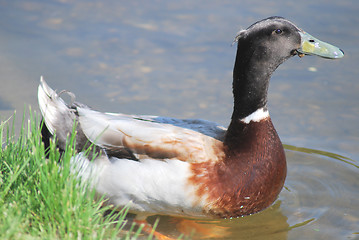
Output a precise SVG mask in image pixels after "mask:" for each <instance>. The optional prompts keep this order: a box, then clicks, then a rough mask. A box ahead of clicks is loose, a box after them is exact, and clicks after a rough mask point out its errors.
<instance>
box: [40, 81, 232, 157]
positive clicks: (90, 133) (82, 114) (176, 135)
mask: <svg viewBox="0 0 359 240" xmlns="http://www.w3.org/2000/svg"><path fill="white" fill-rule="evenodd" d="M38 98H39V106H40V110H41V113H42V115H43V118H44V121H45V124H46V126H47V128H48V129H49V131H50V133H51V134H55V133H56V137H57V140H58V144H59V147H60V148H62V149H64V148H65V146H66V139H67V136H68V135H69V134H71V132H72V129H73V127H72V126H73V123H74V122H78V124H77V128H76V130H77V135H76V149H77V150H78V151H82V150H83V149H84V148H86V147H88V146H89V144H88V142H92V143H94V144H95V145H97V146H99V147H100V148H101V149H103V150H104V151H105V152H106V153H107V154H108V155H109V156H110V157H111V156H115V157H117V158H128V159H143V158H154V159H179V160H181V161H189V162H201V161H208V160H212V161H216V160H217V159H219V158H221V157H222V155H223V143H222V139H223V137H224V134H225V129H224V128H223V127H221V126H219V125H218V124H215V123H213V122H208V121H204V120H179V119H174V118H165V117H154V116H134V115H125V114H113V113H101V112H98V111H94V110H91V109H90V108H89V107H87V106H85V105H83V104H79V103H72V104H66V103H65V102H64V101H63V100H62V99H61V97H60V96H59V95H58V94H57V93H56V92H55V91H54V90H53V89H51V88H50V87H49V86H48V85H47V84H46V82H45V81H44V80H43V79H41V83H40V86H39V91H38Z"/></svg>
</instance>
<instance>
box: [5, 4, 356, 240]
mask: <svg viewBox="0 0 359 240" xmlns="http://www.w3.org/2000/svg"><path fill="white" fill-rule="evenodd" d="M358 13H359V2H357V1H355V0H343V1H334V0H317V1H308V0H304V1H300V2H299V1H284V0H280V1H275V2H272V1H264V0H255V1H249V0H243V1H238V0H237V1H234V0H226V1H189V0H183V1H161V0H158V1H116V0H109V1H88V0H77V1H75V0H49V1H41V0H27V1H22V0H16V1H5V0H0V53H1V54H0V83H1V85H0V119H1V120H5V119H7V118H9V117H10V116H11V115H12V114H13V112H14V110H16V111H17V118H18V119H21V116H22V112H23V110H24V108H25V109H27V108H28V106H29V105H31V106H32V108H33V109H35V110H37V111H38V108H37V98H36V94H37V85H38V83H39V78H40V76H41V75H42V76H44V78H45V80H46V81H47V82H48V84H49V85H50V86H52V87H54V88H55V89H58V90H62V89H66V90H70V91H72V92H74V93H76V96H77V100H78V101H80V102H83V103H86V104H88V105H90V106H92V107H93V108H95V109H98V110H103V111H112V112H123V113H131V114H151V115H166V116H171V117H178V118H202V119H207V120H212V121H215V122H218V123H220V124H222V125H224V126H226V125H227V124H228V123H229V120H230V116H231V112H232V92H231V82H232V69H233V64H234V58H235V53H236V47H235V46H233V47H231V43H232V40H233V38H234V36H235V35H236V32H237V31H239V30H240V29H243V28H246V27H248V26H249V25H250V24H252V23H253V22H255V21H258V20H260V19H263V18H266V17H268V16H273V15H279V16H283V17H286V18H288V19H289V20H291V21H293V22H294V23H295V24H297V25H298V26H299V27H300V28H302V29H304V30H305V31H307V32H309V33H310V34H312V35H313V36H314V37H317V38H319V39H320V40H323V41H326V42H329V43H331V44H333V45H336V46H338V47H340V48H341V49H343V50H344V52H345V54H346V55H345V57H344V58H343V59H341V60H338V61H337V60H335V61H332V60H325V59H320V58H316V57H304V58H302V59H300V58H298V57H294V58H291V59H290V60H288V61H287V62H286V63H285V64H283V65H281V66H280V67H279V68H278V70H277V71H276V72H275V74H274V75H273V77H272V81H271V85H270V90H269V110H270V113H271V117H272V120H273V123H274V125H275V127H276V129H277V131H278V133H279V135H280V137H281V139H282V141H283V143H285V144H287V145H286V154H287V158H288V168H289V169H288V171H289V172H288V179H287V182H286V189H284V190H283V191H282V193H281V195H280V197H279V199H278V201H277V202H276V204H275V205H273V207H272V208H270V209H268V210H266V211H264V212H263V213H260V214H255V215H253V216H250V217H245V218H241V219H238V220H231V221H230V220H227V221H220V223H218V222H215V223H213V222H208V223H207V224H210V226H212V225H213V224H219V225H220V226H225V227H226V228H227V227H228V228H229V230H228V232H229V235H226V234H223V238H227V239H233V238H234V239H236V238H243V239H263V238H264V236H265V238H266V239H287V238H288V239H348V238H349V239H354V238H359V235H358V234H359V175H358V174H359V167H358V166H359V126H358V125H359V105H358V103H359V94H358V93H359V79H358V78H359V47H358V43H359V14H358ZM16 124H17V125H16V126H17V128H20V121H17V123H16ZM162 219H164V220H163V221H161V223H160V228H163V230H164V231H167V232H169V234H171V233H173V231H174V232H176V231H178V224H177V225H176V224H172V222H173V221H169V219H168V217H162ZM167 220H168V221H167ZM168 223H170V224H168ZM161 224H162V225H161ZM279 236H280V237H279ZM304 236H305V237H304Z"/></svg>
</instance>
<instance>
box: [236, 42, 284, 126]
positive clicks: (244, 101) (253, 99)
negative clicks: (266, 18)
mask: <svg viewBox="0 0 359 240" xmlns="http://www.w3.org/2000/svg"><path fill="white" fill-rule="evenodd" d="M279 64H280V62H277V61H273V59H270V58H269V56H267V55H266V51H265V49H261V48H260V47H259V46H257V47H256V48H255V49H252V48H251V47H250V46H246V44H245V43H240V44H239V45H238V50H237V57H236V61H235V65H234V71H233V95H234V109H233V115H232V121H238V120H241V119H244V118H246V117H248V116H249V115H250V114H253V113H254V112H255V111H257V110H258V109H264V110H266V105H267V91H268V86H269V80H270V77H271V75H272V73H273V72H274V70H275V69H276V68H277V67H278V66H279Z"/></svg>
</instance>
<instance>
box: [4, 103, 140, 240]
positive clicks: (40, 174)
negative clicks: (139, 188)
mask: <svg viewBox="0 0 359 240" xmlns="http://www.w3.org/2000/svg"><path fill="white" fill-rule="evenodd" d="M14 118H15V116H13V117H12V118H11V119H9V120H7V121H3V122H1V125H0V139H1V145H2V147H1V148H0V239H118V238H121V239H133V238H136V237H137V236H138V235H139V231H140V229H139V230H137V231H136V232H133V228H134V226H133V225H131V227H130V229H129V230H127V231H124V229H123V228H124V225H125V222H126V220H125V219H124V218H125V215H126V210H123V211H120V212H118V213H114V212H113V213H112V214H105V212H106V211H109V208H108V207H102V203H101V200H100V201H95V200H94V191H92V190H91V189H89V188H88V186H87V185H86V184H84V183H80V180H79V179H77V178H76V177H75V176H73V175H71V173H70V159H71V157H72V156H73V155H74V154H76V152H75V150H74V147H73V146H74V143H75V138H74V137H71V138H70V139H69V140H68V144H67V148H66V150H65V152H64V153H63V155H62V156H61V155H60V153H59V152H58V150H57V149H56V147H55V144H54V143H51V144H50V150H49V157H48V158H46V156H45V150H44V145H43V143H42V142H41V136H40V124H39V122H40V121H39V120H37V119H36V117H35V115H34V114H33V113H32V111H31V109H30V120H28V121H27V122H26V121H23V124H22V126H23V127H22V129H21V131H20V133H19V134H18V136H17V137H15V134H14V132H15V129H14V121H13V119H14ZM23 119H25V117H23ZM73 135H75V134H73Z"/></svg>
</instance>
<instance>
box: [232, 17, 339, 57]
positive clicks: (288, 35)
mask: <svg viewBox="0 0 359 240" xmlns="http://www.w3.org/2000/svg"><path fill="white" fill-rule="evenodd" d="M235 42H238V45H239V46H238V47H239V48H243V47H245V48H247V49H246V52H248V53H249V54H258V55H260V56H261V57H262V58H271V59H272V60H273V59H278V61H279V62H280V63H282V62H283V61H284V60H286V59H287V58H289V57H291V56H293V55H298V56H300V57H303V56H304V55H315V56H319V57H323V58H330V59H335V58H342V57H343V56H344V52H343V51H342V50H341V49H339V48H337V47H335V46H333V45H331V44H328V43H326V42H323V41H320V40H319V39H316V38H314V37H313V36H311V35H310V34H308V33H306V32H305V31H303V30H302V29H300V28H298V27H297V26H296V25H294V24H293V23H292V22H290V21H288V20H287V19H284V18H282V17H269V18H266V19H263V20H261V21H258V22H256V23H254V24H252V25H251V26H249V27H248V28H247V29H246V30H242V31H240V32H239V33H238V35H237V36H236V38H235ZM248 48H250V49H248ZM242 50H243V49H242Z"/></svg>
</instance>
